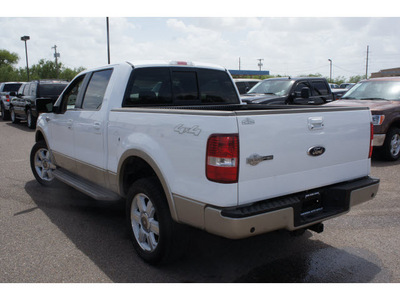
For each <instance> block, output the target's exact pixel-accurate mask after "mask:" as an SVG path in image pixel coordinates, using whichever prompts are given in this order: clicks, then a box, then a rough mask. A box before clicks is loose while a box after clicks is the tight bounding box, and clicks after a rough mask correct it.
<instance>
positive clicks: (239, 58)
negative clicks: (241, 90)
mask: <svg viewBox="0 0 400 300" xmlns="http://www.w3.org/2000/svg"><path fill="white" fill-rule="evenodd" d="M239 71H240V57H239Z"/></svg>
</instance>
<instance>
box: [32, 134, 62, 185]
mask: <svg viewBox="0 0 400 300" xmlns="http://www.w3.org/2000/svg"><path fill="white" fill-rule="evenodd" d="M30 162H31V169H32V173H33V175H34V176H35V178H36V180H37V181H38V182H39V183H40V184H41V185H45V186H51V185H52V184H53V183H54V180H55V178H54V176H53V171H54V170H55V168H56V167H55V165H54V163H53V160H52V156H51V153H50V151H49V149H48V147H47V145H46V143H45V142H44V141H39V142H37V143H36V144H35V145H34V146H33V147H32V150H31V156H30Z"/></svg>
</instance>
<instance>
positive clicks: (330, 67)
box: [328, 58, 332, 82]
mask: <svg viewBox="0 0 400 300" xmlns="http://www.w3.org/2000/svg"><path fill="white" fill-rule="evenodd" d="M328 60H329V82H332V59H330V58H328Z"/></svg>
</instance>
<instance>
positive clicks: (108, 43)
mask: <svg viewBox="0 0 400 300" xmlns="http://www.w3.org/2000/svg"><path fill="white" fill-rule="evenodd" d="M106 26H107V58H108V64H110V23H109V20H108V17H106Z"/></svg>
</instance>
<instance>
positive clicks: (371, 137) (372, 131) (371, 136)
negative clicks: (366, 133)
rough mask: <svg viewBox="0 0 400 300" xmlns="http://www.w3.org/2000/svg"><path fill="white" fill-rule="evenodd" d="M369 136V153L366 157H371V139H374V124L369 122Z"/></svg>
mask: <svg viewBox="0 0 400 300" xmlns="http://www.w3.org/2000/svg"><path fill="white" fill-rule="evenodd" d="M370 128H371V129H370V137H369V155H368V158H371V157H372V149H373V148H374V147H373V141H374V125H373V124H372V123H371V127H370Z"/></svg>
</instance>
